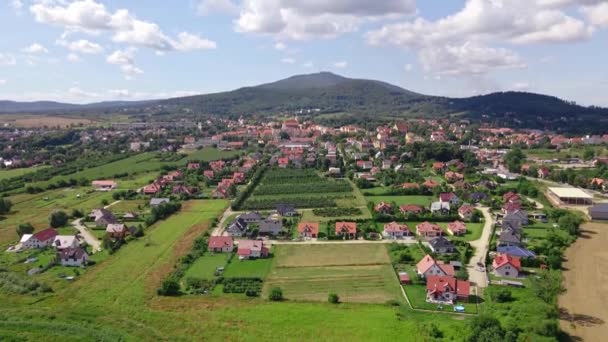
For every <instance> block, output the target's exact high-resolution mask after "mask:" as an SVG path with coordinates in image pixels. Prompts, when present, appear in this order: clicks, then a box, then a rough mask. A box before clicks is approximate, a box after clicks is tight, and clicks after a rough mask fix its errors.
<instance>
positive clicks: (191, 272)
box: [184, 253, 228, 279]
mask: <svg viewBox="0 0 608 342" xmlns="http://www.w3.org/2000/svg"><path fill="white" fill-rule="evenodd" d="M226 261H228V254H227V253H226V254H223V253H217V254H212V253H207V254H205V255H203V256H202V257H200V258H198V259H197V260H196V261H195V262H194V263H193V264H192V265H190V267H189V268H188V270H187V271H186V274H185V275H184V279H186V278H189V277H192V278H201V279H213V278H214V274H215V270H216V269H217V268H218V267H224V266H225V265H226Z"/></svg>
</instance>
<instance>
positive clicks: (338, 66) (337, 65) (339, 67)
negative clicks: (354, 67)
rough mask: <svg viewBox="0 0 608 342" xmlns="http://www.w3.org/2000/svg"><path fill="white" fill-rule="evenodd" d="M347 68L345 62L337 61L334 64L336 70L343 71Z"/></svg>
mask: <svg viewBox="0 0 608 342" xmlns="http://www.w3.org/2000/svg"><path fill="white" fill-rule="evenodd" d="M347 66H348V62H346V61H339V62H335V63H334V68H338V69H344V68H346V67H347Z"/></svg>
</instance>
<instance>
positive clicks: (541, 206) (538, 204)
mask: <svg viewBox="0 0 608 342" xmlns="http://www.w3.org/2000/svg"><path fill="white" fill-rule="evenodd" d="M525 199H527V200H528V201H530V202H532V203H534V204H535V205H536V208H535V209H539V210H543V209H545V205H544V204H542V203H540V202H539V201H537V200H535V199H533V198H530V197H525Z"/></svg>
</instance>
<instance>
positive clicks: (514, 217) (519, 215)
mask: <svg viewBox="0 0 608 342" xmlns="http://www.w3.org/2000/svg"><path fill="white" fill-rule="evenodd" d="M502 221H503V222H516V223H517V224H519V225H521V226H527V225H528V223H529V220H528V212H526V211H525V210H521V209H517V210H513V211H508V212H507V214H506V215H505V216H504V217H503V219H502Z"/></svg>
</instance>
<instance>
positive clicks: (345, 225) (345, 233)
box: [336, 222, 357, 239]
mask: <svg viewBox="0 0 608 342" xmlns="http://www.w3.org/2000/svg"><path fill="white" fill-rule="evenodd" d="M336 235H337V236H342V237H345V238H348V239H354V238H355V237H356V236H357V223H356V222H336Z"/></svg>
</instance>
